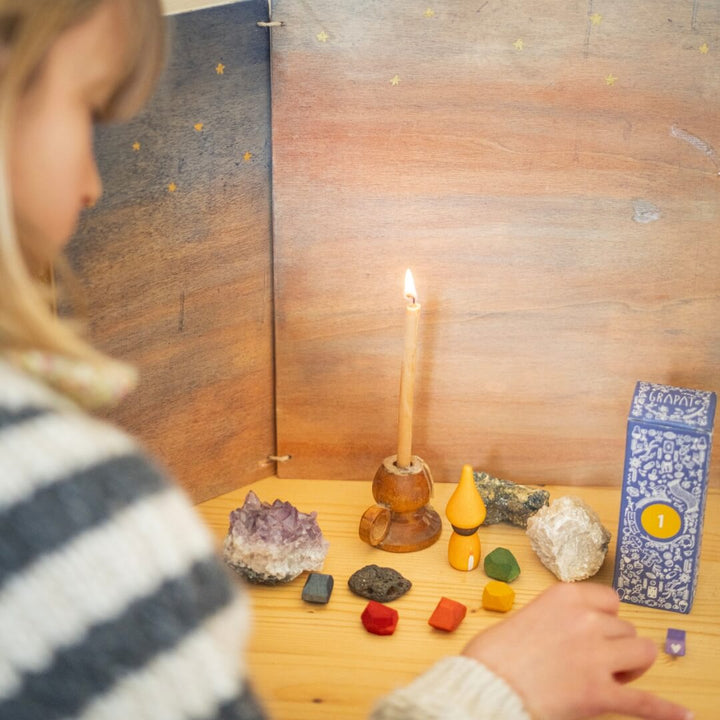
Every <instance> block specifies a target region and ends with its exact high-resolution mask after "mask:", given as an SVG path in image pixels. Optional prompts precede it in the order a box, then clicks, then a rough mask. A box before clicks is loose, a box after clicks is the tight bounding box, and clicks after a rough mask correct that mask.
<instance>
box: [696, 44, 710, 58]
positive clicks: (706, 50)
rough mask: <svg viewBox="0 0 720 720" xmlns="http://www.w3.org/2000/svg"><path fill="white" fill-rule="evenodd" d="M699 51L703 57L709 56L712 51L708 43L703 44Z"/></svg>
mask: <svg viewBox="0 0 720 720" xmlns="http://www.w3.org/2000/svg"><path fill="white" fill-rule="evenodd" d="M698 50H699V51H700V52H701V53H702V54H703V55H707V54H708V52H709V51H710V48H709V46H708V44H707V43H703V44H702V45H701V46H700V47H699V48H698Z"/></svg>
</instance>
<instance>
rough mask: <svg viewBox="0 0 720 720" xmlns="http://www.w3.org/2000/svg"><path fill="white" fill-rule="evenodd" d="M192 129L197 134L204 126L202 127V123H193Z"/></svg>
mask: <svg viewBox="0 0 720 720" xmlns="http://www.w3.org/2000/svg"><path fill="white" fill-rule="evenodd" d="M193 127H194V128H195V130H197V131H198V132H202V129H203V128H204V127H205V126H204V125H203V124H202V123H195V124H194V125H193Z"/></svg>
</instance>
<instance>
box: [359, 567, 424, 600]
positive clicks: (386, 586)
mask: <svg viewBox="0 0 720 720" xmlns="http://www.w3.org/2000/svg"><path fill="white" fill-rule="evenodd" d="M348 587H349V588H350V589H351V590H352V591H353V592H354V593H355V594H356V595H360V597H364V598H368V599H369V600H377V601H378V602H390V601H391V600H397V599H398V598H399V597H400V596H402V595H404V594H405V593H406V592H407V591H408V590H409V589H410V588H411V587H412V583H411V582H410V581H409V580H408V579H407V578H404V577H403V576H402V575H401V574H400V573H399V572H398V571H397V570H393V569H392V568H388V567H379V566H377V565H366V566H365V567H363V568H360V570H357V571H356V572H354V573H353V574H352V575H351V576H350V579H349V580H348Z"/></svg>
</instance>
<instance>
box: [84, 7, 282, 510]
mask: <svg viewBox="0 0 720 720" xmlns="http://www.w3.org/2000/svg"><path fill="white" fill-rule="evenodd" d="M262 12H264V13H265V14H266V13H267V8H266V6H265V4H264V3H263V2H260V1H259V0H254V1H247V2H243V3H240V4H237V5H230V6H226V7H219V8H214V9H210V10H204V11H202V12H195V13H188V14H186V15H177V16H174V17H173V18H172V19H171V20H170V21H169V25H170V33H171V41H172V47H171V57H170V61H169V66H168V69H167V72H166V75H165V77H164V78H163V80H162V82H161V84H160V87H159V88H158V90H157V93H156V94H155V97H154V98H153V100H152V102H151V103H150V105H149V106H148V108H147V109H146V110H145V111H143V112H142V113H141V114H140V115H139V116H138V118H137V119H135V120H133V121H132V122H131V123H129V124H127V125H123V126H116V127H115V126H112V127H108V128H103V129H102V130H101V132H100V133H99V134H98V138H97V143H96V144H97V152H98V156H99V165H100V170H101V174H102V176H103V179H104V183H105V195H104V198H103V199H102V200H101V201H100V203H98V205H97V206H96V207H95V208H94V209H93V210H92V211H90V212H89V213H88V215H87V216H86V218H85V219H84V221H83V223H82V227H81V228H80V231H79V233H78V237H77V238H76V240H75V242H74V244H73V245H72V249H71V260H72V262H73V264H74V266H75V267H76V269H77V272H78V275H79V277H80V281H81V283H82V285H83V287H84V289H85V292H86V295H87V304H88V314H89V320H90V327H91V331H92V336H93V338H94V339H95V340H96V341H97V343H98V344H99V345H100V346H102V347H103V348H105V349H106V350H108V351H109V352H111V353H113V354H115V355H117V356H120V357H122V358H125V359H127V360H130V361H132V362H133V363H135V364H137V366H138V367H139V369H140V371H141V377H142V382H141V385H140V388H139V390H138V391H137V392H136V393H135V394H134V395H133V396H131V398H130V399H129V400H128V401H126V402H125V404H123V405H122V406H121V408H120V409H119V410H118V411H116V412H115V413H113V415H112V418H113V419H114V420H116V421H118V422H120V423H121V424H122V425H123V426H124V427H126V428H127V429H128V430H130V431H131V432H132V433H134V434H136V435H138V436H139V437H140V438H141V439H142V440H143V441H145V443H146V444H147V445H148V446H149V447H150V449H151V450H152V451H153V452H154V453H156V454H157V455H159V457H160V458H161V459H162V460H163V461H164V462H165V463H166V464H167V465H169V466H170V469H171V470H172V471H173V472H174V473H175V474H176V475H177V476H178V477H179V479H180V481H181V483H182V484H183V486H184V487H185V488H186V489H187V490H188V492H189V493H190V494H191V495H192V497H193V498H194V499H195V500H202V499H205V498H208V497H212V496H214V495H217V494H218V493H221V492H223V491H225V490H227V489H229V488H231V487H236V486H237V485H238V484H240V483H242V482H250V481H252V480H253V479H257V478H258V477H264V476H265V475H267V473H268V472H271V471H272V467H273V464H272V463H269V462H268V461H267V460H266V458H267V456H268V455H270V454H272V453H273V451H274V447H275V438H274V400H273V394H274V388H273V356H272V352H273V351H272V333H273V322H272V252H271V246H270V233H271V229H270V226H271V217H270V149H269V142H270V100H269V41H268V37H267V30H264V29H261V28H258V27H257V25H256V21H257V20H258V18H260V17H262V15H261V14H260V13H262Z"/></svg>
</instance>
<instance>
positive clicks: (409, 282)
mask: <svg viewBox="0 0 720 720" xmlns="http://www.w3.org/2000/svg"><path fill="white" fill-rule="evenodd" d="M405 298H406V299H407V300H409V301H410V302H411V303H412V304H413V305H414V304H415V302H416V301H417V291H416V290H415V281H414V280H413V276H412V273H411V272H410V268H408V269H407V270H406V271H405Z"/></svg>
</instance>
